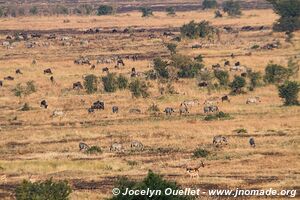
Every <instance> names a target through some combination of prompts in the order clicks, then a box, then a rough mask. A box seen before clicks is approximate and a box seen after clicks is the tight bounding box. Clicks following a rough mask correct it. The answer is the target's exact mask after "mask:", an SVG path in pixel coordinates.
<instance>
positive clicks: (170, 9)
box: [166, 7, 176, 16]
mask: <svg viewBox="0 0 300 200" xmlns="http://www.w3.org/2000/svg"><path fill="white" fill-rule="evenodd" d="M166 12H167V15H171V16H174V15H176V12H175V8H174V7H168V8H166Z"/></svg>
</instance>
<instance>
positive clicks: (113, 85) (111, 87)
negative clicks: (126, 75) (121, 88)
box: [102, 73, 118, 92]
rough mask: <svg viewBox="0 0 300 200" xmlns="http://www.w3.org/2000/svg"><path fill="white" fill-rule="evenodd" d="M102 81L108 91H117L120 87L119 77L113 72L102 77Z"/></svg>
mask: <svg viewBox="0 0 300 200" xmlns="http://www.w3.org/2000/svg"><path fill="white" fill-rule="evenodd" d="M102 82H103V86H104V90H105V91H106V92H115V91H116V90H117V88H118V82H117V77H116V75H115V74H113V73H109V74H107V75H106V76H104V77H102Z"/></svg>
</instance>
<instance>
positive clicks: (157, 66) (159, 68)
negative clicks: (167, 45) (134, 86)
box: [153, 58, 169, 78]
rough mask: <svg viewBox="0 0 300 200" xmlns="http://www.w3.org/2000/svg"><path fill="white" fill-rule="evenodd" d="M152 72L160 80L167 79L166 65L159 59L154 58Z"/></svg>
mask: <svg viewBox="0 0 300 200" xmlns="http://www.w3.org/2000/svg"><path fill="white" fill-rule="evenodd" d="M153 63H154V70H155V71H156V72H157V73H158V75H159V76H160V77H162V78H169V71H168V63H167V62H166V61H164V60H162V59H161V58H155V59H154V60H153Z"/></svg>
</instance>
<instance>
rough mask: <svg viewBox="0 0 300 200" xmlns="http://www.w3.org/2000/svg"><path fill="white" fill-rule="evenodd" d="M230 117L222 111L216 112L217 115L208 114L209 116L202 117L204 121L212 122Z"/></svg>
mask: <svg viewBox="0 0 300 200" xmlns="http://www.w3.org/2000/svg"><path fill="white" fill-rule="evenodd" d="M230 118H231V116H230V115H229V113H224V112H222V111H220V112H218V113H217V114H210V115H206V116H205V117H204V120H205V121H213V120H225V119H230Z"/></svg>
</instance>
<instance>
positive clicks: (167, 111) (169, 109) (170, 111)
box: [164, 107, 175, 115]
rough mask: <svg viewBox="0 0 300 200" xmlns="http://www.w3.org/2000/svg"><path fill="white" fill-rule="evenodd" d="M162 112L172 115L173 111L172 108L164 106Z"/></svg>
mask: <svg viewBox="0 0 300 200" xmlns="http://www.w3.org/2000/svg"><path fill="white" fill-rule="evenodd" d="M164 112H165V113H166V115H172V113H173V112H175V111H174V109H173V108H171V107H167V108H165V110H164Z"/></svg>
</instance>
